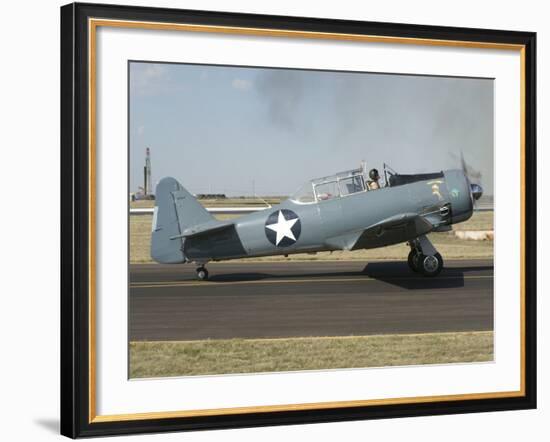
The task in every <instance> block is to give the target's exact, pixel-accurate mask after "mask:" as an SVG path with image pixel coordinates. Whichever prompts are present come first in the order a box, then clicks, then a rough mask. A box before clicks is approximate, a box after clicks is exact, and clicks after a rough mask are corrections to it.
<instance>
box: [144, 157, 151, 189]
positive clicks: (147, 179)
mask: <svg viewBox="0 0 550 442" xmlns="http://www.w3.org/2000/svg"><path fill="white" fill-rule="evenodd" d="M143 181H144V182H143V191H144V192H145V195H151V193H152V190H151V151H150V150H149V148H148V147H147V148H146V149H145V167H144V168H143Z"/></svg>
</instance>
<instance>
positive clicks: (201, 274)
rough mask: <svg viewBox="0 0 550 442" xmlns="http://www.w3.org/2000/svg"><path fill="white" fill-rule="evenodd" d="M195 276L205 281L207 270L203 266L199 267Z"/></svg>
mask: <svg viewBox="0 0 550 442" xmlns="http://www.w3.org/2000/svg"><path fill="white" fill-rule="evenodd" d="M197 278H199V279H200V280H201V281H206V280H207V279H208V270H206V269H205V268H204V267H199V268H198V269H197Z"/></svg>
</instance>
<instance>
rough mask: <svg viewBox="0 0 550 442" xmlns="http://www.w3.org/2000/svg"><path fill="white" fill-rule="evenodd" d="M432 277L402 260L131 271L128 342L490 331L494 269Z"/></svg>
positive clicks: (482, 264) (476, 267)
mask: <svg viewBox="0 0 550 442" xmlns="http://www.w3.org/2000/svg"><path fill="white" fill-rule="evenodd" d="M445 265H446V268H445V269H444V270H443V272H442V273H441V274H440V275H439V276H438V277H436V278H425V277H423V276H419V275H417V274H414V273H413V272H412V271H410V270H409V268H408V266H407V264H406V263H403V262H374V263H369V264H367V265H365V263H364V262H355V261H345V262H343V261H333V262H328V261H306V262H233V263H231V262H229V263H211V264H209V265H208V270H209V272H210V280H209V281H197V280H196V278H195V268H194V267H193V266H192V265H158V264H135V265H131V266H130V281H131V282H130V289H129V337H130V340H131V341H143V340H147V341H172V340H197V339H229V338H284V337H304V336H346V335H369V334H385V333H424V332H444V331H473V330H492V329H493V261H492V260H462V261H450V262H446V263H445Z"/></svg>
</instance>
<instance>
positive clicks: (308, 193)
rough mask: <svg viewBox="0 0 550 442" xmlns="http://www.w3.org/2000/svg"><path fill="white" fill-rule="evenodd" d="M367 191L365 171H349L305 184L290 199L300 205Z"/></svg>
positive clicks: (360, 169)
mask: <svg viewBox="0 0 550 442" xmlns="http://www.w3.org/2000/svg"><path fill="white" fill-rule="evenodd" d="M365 190H366V186H365V176H364V175H363V169H362V168H359V169H353V170H347V171H345V172H340V173H337V174H336V175H331V176H326V177H322V178H317V179H314V180H311V181H309V182H307V183H305V184H304V185H303V186H302V187H300V188H299V189H298V190H297V191H296V192H295V193H294V194H293V195H291V197H290V199H291V200H292V201H294V202H297V203H300V204H308V203H315V202H317V201H325V200H330V199H333V198H340V197H342V196H347V195H351V194H354V193H358V192H363V191H365Z"/></svg>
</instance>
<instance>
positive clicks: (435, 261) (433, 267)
mask: <svg viewBox="0 0 550 442" xmlns="http://www.w3.org/2000/svg"><path fill="white" fill-rule="evenodd" d="M418 264H419V268H420V272H422V274H423V275H424V276H437V275H439V274H440V273H441V270H442V269H443V258H442V257H441V255H440V254H439V253H436V254H435V255H420V256H419V259H418Z"/></svg>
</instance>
